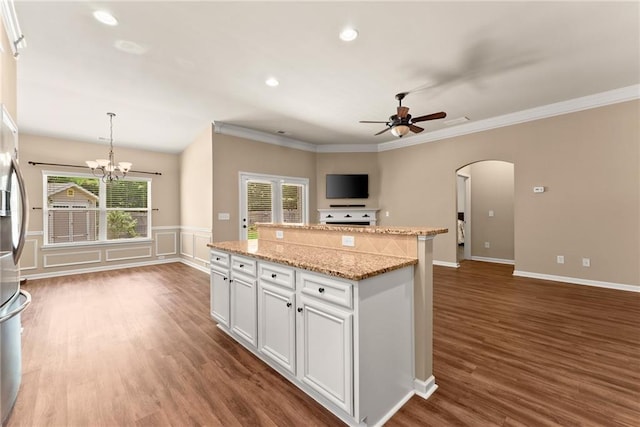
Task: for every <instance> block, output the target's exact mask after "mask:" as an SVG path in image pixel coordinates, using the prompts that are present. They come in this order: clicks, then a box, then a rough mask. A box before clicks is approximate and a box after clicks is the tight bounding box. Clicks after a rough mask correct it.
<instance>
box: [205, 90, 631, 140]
mask: <svg viewBox="0 0 640 427" xmlns="http://www.w3.org/2000/svg"><path fill="white" fill-rule="evenodd" d="M636 99H640V85H638V84H636V85H631V86H627V87H623V88H619V89H614V90H610V91H607V92H601V93H596V94H593V95H587V96H583V97H580V98H575V99H570V100H568V101H561V102H556V103H553V104H548V105H543V106H540V107H535V108H530V109H528V110H522V111H516V112H515V113H509V114H504V115H502V116H496V117H492V118H489V119H484V120H478V121H477V122H470V123H465V124H462V125H458V126H453V127H450V128H447V129H440V130H437V131H434V132H429V133H423V134H419V135H415V136H412V137H409V138H399V139H394V140H391V141H388V142H381V143H379V144H318V145H316V144H312V143H309V142H305V141H300V140H297V139H293V138H289V137H286V136H281V135H273V134H270V133H267V132H262V131H258V130H254V129H249V128H244V127H241V126H236V125H232V124H229V123H224V122H214V123H213V129H214V132H215V133H220V134H224V135H230V136H236V137H240V138H247V139H251V140H254V141H260V142H265V143H267V144H273V145H280V146H282V147H288V148H293V149H296V150H303V151H311V152H314V153H376V152H380V151H389V150H396V149H399V148H405V147H411V146H412V145H420V144H426V143H428V142H435V141H440V140H443V139H448V138H453V137H456V136H462V135H468V134H471V133H476V132H484V131H487V130H491V129H496V128H501V127H506V126H512V125H516V124H520V123H526V122H531V121H534V120H540V119H546V118H549V117H554V116H560V115H563V114H569V113H574V112H577V111H582V110H588V109H591V108H598V107H604V106H606V105H611V104H617V103H620V102H626V101H633V100H636Z"/></svg>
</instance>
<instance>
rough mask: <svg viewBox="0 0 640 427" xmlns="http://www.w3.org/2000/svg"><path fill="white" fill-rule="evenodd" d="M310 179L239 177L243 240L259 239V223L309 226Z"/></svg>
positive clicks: (271, 176)
mask: <svg viewBox="0 0 640 427" xmlns="http://www.w3.org/2000/svg"><path fill="white" fill-rule="evenodd" d="M308 199H309V179H307V178H295V177H287V176H275V175H259V174H251V173H245V172H241V173H240V240H246V239H249V238H251V239H255V238H257V237H258V236H257V231H256V225H255V224H256V223H258V222H266V223H288V224H306V223H308V222H309V212H308V211H309V208H308V206H309V203H308Z"/></svg>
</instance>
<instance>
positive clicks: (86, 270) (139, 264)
mask: <svg viewBox="0 0 640 427" xmlns="http://www.w3.org/2000/svg"><path fill="white" fill-rule="evenodd" d="M172 262H180V259H179V258H168V259H161V260H153V261H144V262H134V263H129V264H122V265H105V266H100V267H92V268H78V269H74V270H64V271H52V272H49V273H37V274H21V277H23V278H26V279H31V280H35V279H48V278H50V277H61V276H73V275H75V274H86V273H97V272H100V271H109V270H121V269H123V268H133V267H146V266H149V265H156V264H169V263H172Z"/></svg>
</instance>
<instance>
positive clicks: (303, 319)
mask: <svg viewBox="0 0 640 427" xmlns="http://www.w3.org/2000/svg"><path fill="white" fill-rule="evenodd" d="M334 228H336V229H335V230H334ZM365 229H366V231H365ZM441 232H446V230H444V229H427V228H420V229H416V230H415V231H411V230H410V229H408V228H402V229H400V228H397V229H391V228H384V229H382V228H378V227H359V228H355V227H348V228H344V227H332V226H325V225H322V226H301V227H291V226H289V225H282V226H281V225H277V224H276V225H271V224H269V225H265V224H260V225H259V226H258V234H259V236H260V239H259V240H250V241H237V242H220V243H211V244H210V245H209V246H210V247H211V248H212V251H211V273H212V274H211V315H212V317H213V318H214V319H215V320H216V321H217V322H218V326H219V327H220V328H221V329H222V330H224V331H225V332H227V333H229V334H230V335H231V336H232V337H234V338H235V339H236V340H237V341H238V342H240V343H241V344H243V345H244V346H245V347H247V348H248V349H249V350H250V351H252V352H254V353H255V354H256V355H257V356H258V357H260V358H261V359H262V360H264V361H265V362H266V363H268V364H269V365H271V366H272V367H273V368H274V369H276V370H278V371H279V372H280V373H281V374H282V375H283V376H285V377H286V378H287V379H289V380H290V381H291V382H293V383H294V384H296V385H297V386H298V387H300V388H301V389H302V390H304V391H305V392H307V393H308V394H309V395H311V396H312V397H314V398H315V399H316V400H317V401H319V402H320V403H321V404H323V405H324V406H325V407H327V408H328V409H330V410H331V411H332V412H333V413H334V414H336V415H337V416H339V417H340V418H341V419H342V420H343V421H345V422H346V423H347V424H350V425H380V424H382V423H384V422H385V421H386V420H388V419H389V418H390V417H391V416H392V415H393V413H395V411H397V410H398V409H399V408H400V407H401V406H402V405H403V404H404V403H405V402H406V401H407V400H408V399H409V398H410V397H411V396H412V395H413V394H415V393H417V394H420V395H422V396H423V397H427V396H428V394H430V393H431V392H433V390H435V387H436V386H435V382H434V380H433V376H432V375H431V372H430V371H429V376H430V383H429V384H428V387H429V388H428V390H426V393H425V390H423V389H422V387H421V383H422V382H421V380H420V377H419V376H418V373H417V369H418V368H419V367H422V366H424V365H425V363H420V362H419V361H417V360H416V356H417V355H418V347H420V346H422V344H421V343H417V342H416V341H417V340H416V339H415V336H416V332H417V328H416V327H415V326H417V325H416V322H417V321H418V320H420V319H422V318H423V317H424V316H422V315H421V314H420V313H418V312H417V311H416V312H415V313H414V304H415V302H416V298H418V299H419V301H420V302H422V301H423V300H424V298H423V295H424V294H425V292H424V291H422V290H421V289H422V285H423V280H422V279H423V278H424V277H425V270H426V271H428V272H429V273H430V272H431V269H430V268H431V267H430V265H429V267H428V268H425V266H424V265H421V264H420V263H421V262H424V261H423V260H424V255H425V254H426V255H428V256H430V246H431V245H430V243H431V240H430V239H432V238H433V236H435V235H436V234H439V233H441ZM335 233H338V234H339V236H333V234H335ZM345 233H348V234H349V235H345ZM356 233H359V234H356ZM416 236H419V237H422V238H424V240H423V242H428V243H429V245H426V246H428V247H429V251H426V250H423V253H422V254H421V253H420V244H419V243H416V240H415V239H416ZM345 237H346V243H347V244H348V245H349V246H347V247H343V246H342V245H341V244H342V243H344V242H345V240H344V238H345ZM367 237H370V239H367ZM380 237H382V239H380ZM427 237H429V238H428V239H427ZM336 238H338V241H339V242H340V243H341V244H340V245H337V244H335V240H336ZM407 239H412V240H413V245H411V244H407V243H408V242H409V240H407ZM418 242H420V240H418ZM332 245H333V246H334V247H332ZM367 245H369V246H367ZM376 246H377V249H376ZM423 246H425V245H423ZM369 247H371V248H373V249H369V250H363V249H367V248H369ZM412 247H413V249H412ZM423 249H424V248H423ZM390 252H392V253H393V254H390ZM412 252H413V253H412ZM421 255H423V256H421ZM430 263H431V259H430V258H429V264H430ZM428 278H429V281H428V283H427V285H428V290H429V297H430V295H431V280H430V279H431V275H430V274H429V277H428ZM416 279H417V281H416ZM429 301H430V299H429ZM428 313H429V315H430V313H431V307H430V306H429V307H428ZM414 314H415V315H414ZM428 320H429V324H428V325H421V326H422V327H420V330H421V331H423V330H425V327H426V329H428V332H429V336H428V341H429V343H428V348H429V350H430V348H431V347H430V346H431V335H430V333H431V322H430V320H431V318H430V317H429V319H428ZM420 338H421V341H424V340H425V337H424V336H421V337H420ZM414 350H415V352H414ZM430 358H431V354H429V360H430ZM429 369H430V367H429Z"/></svg>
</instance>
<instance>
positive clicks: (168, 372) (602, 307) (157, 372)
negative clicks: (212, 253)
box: [8, 261, 640, 426]
mask: <svg viewBox="0 0 640 427" xmlns="http://www.w3.org/2000/svg"><path fill="white" fill-rule="evenodd" d="M511 271H512V267H510V266H503V265H496V264H486V263H479V262H472V261H466V262H464V263H463V264H462V267H461V268H460V269H450V268H444V267H434V282H435V285H434V373H435V376H436V382H437V383H438V385H439V388H438V390H437V391H436V392H435V394H434V395H432V396H431V397H430V398H429V399H428V400H423V399H421V398H419V397H413V398H412V399H411V400H410V401H409V402H408V403H407V404H406V405H405V406H404V407H403V408H402V409H401V410H400V411H399V412H398V413H397V414H396V415H395V416H394V417H393V418H392V419H391V420H390V421H389V423H388V424H387V425H389V426H415V425H420V426H446V425H478V426H485V425H503V426H522V425H529V426H539V425H585V426H590V425H593V426H596V425H598V426H638V425H640V294H638V293H631V292H624V291H614V290H607V289H598V288H591V287H586V286H578V285H566V284H561V283H554V282H545V281H540V280H534V279H525V278H516V277H513V276H511ZM25 288H26V289H27V290H28V291H29V292H31V293H32V296H33V304H32V305H31V306H30V307H29V308H28V309H27V310H26V312H25V314H24V316H23V326H24V328H25V329H24V334H23V380H22V381H23V382H22V387H21V390H20V394H19V396H18V401H17V403H16V407H15V408H14V411H13V414H12V415H11V418H10V419H9V422H8V426H62V425H69V426H89V425H91V426H99V425H109V426H116V425H117V426H121V425H122V426H124V425H127V426H129V425H149V426H163V425H179V426H183V425H224V426H250V425H264V426H286V425H291V426H301V425H304V426H307V425H319V426H322V425H340V424H341V423H340V421H339V420H338V419H337V418H335V417H334V416H333V415H331V414H330V413H329V412H328V411H326V410H325V409H323V408H322V407H321V406H320V405H319V404H317V403H316V402H315V401H314V400H313V399H311V398H310V397H308V396H307V395H306V394H304V393H303V392H301V391H299V390H298V389H297V388H296V387H295V386H293V385H291V384H290V383H289V382H288V381H286V380H285V379H283V378H282V377H280V376H279V375H278V374H276V373H275V372H274V371H273V370H272V369H271V368H269V367H268V366H266V365H265V364H264V363H262V362H261V361H259V360H258V359H257V358H255V357H254V356H253V355H252V354H251V353H249V352H248V351H246V350H245V349H244V348H243V347H242V346H240V345H239V344H237V343H236V342H235V341H233V340H232V339H230V338H229V337H227V336H226V335H225V334H224V333H222V332H221V331H219V330H218V329H217V328H216V327H215V324H214V322H213V321H212V320H211V319H210V317H209V278H208V275H206V274H204V273H202V272H200V271H197V270H195V269H192V268H190V267H187V266H184V265H182V264H177V263H176V264H165V265H160V266H154V267H143V268H135V269H127V270H120V271H112V272H104V273H95V274H90V275H78V276H67V277H61V278H56V279H44V280H34V281H30V282H29V283H28V284H27V285H26V286H25Z"/></svg>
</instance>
